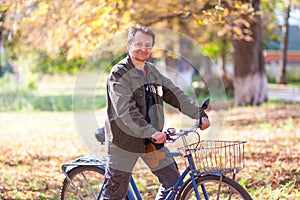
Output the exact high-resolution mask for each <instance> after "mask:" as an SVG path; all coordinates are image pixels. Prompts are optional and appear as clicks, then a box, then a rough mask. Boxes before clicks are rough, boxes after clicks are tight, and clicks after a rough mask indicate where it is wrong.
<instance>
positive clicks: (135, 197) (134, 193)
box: [97, 152, 208, 200]
mask: <svg viewBox="0 0 300 200" xmlns="http://www.w3.org/2000/svg"><path fill="white" fill-rule="evenodd" d="M167 156H181V153H178V152H169V153H167ZM186 157H187V159H188V162H189V166H188V167H187V168H186V169H185V170H184V172H183V173H182V174H181V176H180V177H179V179H178V180H177V182H176V183H175V185H174V186H173V188H172V190H170V192H169V194H168V195H167V197H166V200H170V199H172V198H174V197H175V195H176V194H177V193H178V192H179V191H180V189H182V188H184V187H185V186H186V185H187V184H188V183H190V182H191V181H192V184H193V188H194V192H195V195H196V198H197V199H200V196H199V192H198V188H197V183H196V177H197V176H199V175H197V174H198V173H197V172H198V171H197V170H196V169H195V165H194V161H193V158H192V155H191V154H188V155H186ZM99 167H101V168H102V169H103V170H105V166H99ZM188 174H190V178H189V179H188V180H186V181H185V182H183V180H184V178H185V177H186V176H187V175H188ZM102 187H103V186H102ZM201 189H202V191H203V193H204V196H205V198H206V199H208V198H207V194H206V191H205V188H204V186H203V185H201ZM102 190H103V188H101V190H100V192H99V196H98V198H97V200H99V199H100V195H101V193H102ZM127 197H128V199H129V200H142V196H141V194H140V192H139V190H138V187H137V185H136V183H135V181H134V179H133V177H132V176H131V177H130V182H129V187H128V191H127Z"/></svg>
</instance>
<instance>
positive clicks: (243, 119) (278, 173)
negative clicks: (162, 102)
mask: <svg viewBox="0 0 300 200" xmlns="http://www.w3.org/2000/svg"><path fill="white" fill-rule="evenodd" d="M103 113H104V111H103V110H99V111H97V114H98V115H102V114H103ZM208 113H209V115H211V113H214V114H218V112H213V111H210V112H208ZM167 119H169V120H171V122H170V124H172V123H174V122H176V121H175V120H176V119H177V118H176V115H175V114H174V113H168V115H167ZM74 123H75V122H74V118H73V113H72V112H37V111H31V112H1V113H0V127H1V131H0V138H1V140H0V199H58V195H59V189H60V186H61V183H62V181H63V178H64V176H63V175H62V173H61V171H60V165H61V164H62V163H63V162H68V161H71V160H73V159H74V158H76V157H79V156H83V155H86V154H88V152H87V150H86V149H85V148H84V147H83V145H82V143H81V141H80V139H79V137H78V135H77V132H76V126H75V124H74ZM91 137H93V133H91ZM221 138H222V139H228V140H232V139H240V140H248V143H247V146H246V149H245V151H246V152H245V157H246V169H245V170H244V171H243V172H240V173H239V174H238V179H239V181H240V183H241V184H242V185H244V186H245V187H246V188H247V189H248V190H249V192H250V193H251V195H252V196H253V199H299V198H300V190H299V188H300V168H299V164H300V103H268V104H264V105H263V106H261V107H245V108H229V109H228V110H227V112H226V117H225V122H224V125H223V132H222V135H221ZM137 170H138V172H139V173H136V174H135V176H136V177H137V178H138V183H139V187H140V189H141V191H142V192H143V196H144V198H145V199H153V195H154V194H155V193H156V189H157V188H158V185H157V181H156V180H155V179H154V177H153V175H151V174H150V173H149V171H148V170H145V168H144V167H140V168H138V169H137ZM145 177H148V179H145ZM145 185H146V186H147V187H145Z"/></svg>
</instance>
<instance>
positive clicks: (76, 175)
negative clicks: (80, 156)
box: [60, 166, 105, 200]
mask: <svg viewBox="0 0 300 200" xmlns="http://www.w3.org/2000/svg"><path fill="white" fill-rule="evenodd" d="M104 173H105V171H104V170H103V169H101V168H99V167H97V166H78V167H75V168H73V169H71V170H70V171H69V172H68V173H67V177H66V178H65V179H64V182H63V185H62V187H61V190H60V199H61V200H69V199H81V200H82V199H85V200H86V199H88V200H89V199H97V197H98V194H99V192H100V189H101V188H102V185H103V183H104Z"/></svg>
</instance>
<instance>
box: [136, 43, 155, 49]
mask: <svg viewBox="0 0 300 200" xmlns="http://www.w3.org/2000/svg"><path fill="white" fill-rule="evenodd" d="M133 46H134V47H136V48H139V49H142V48H143V47H144V48H145V49H147V50H151V49H152V44H149V43H147V44H145V45H143V43H142V42H137V43H133Z"/></svg>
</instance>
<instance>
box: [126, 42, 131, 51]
mask: <svg viewBox="0 0 300 200" xmlns="http://www.w3.org/2000/svg"><path fill="white" fill-rule="evenodd" d="M129 46H130V44H129V42H127V45H126V49H127V51H129V49H130V48H129Z"/></svg>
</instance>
